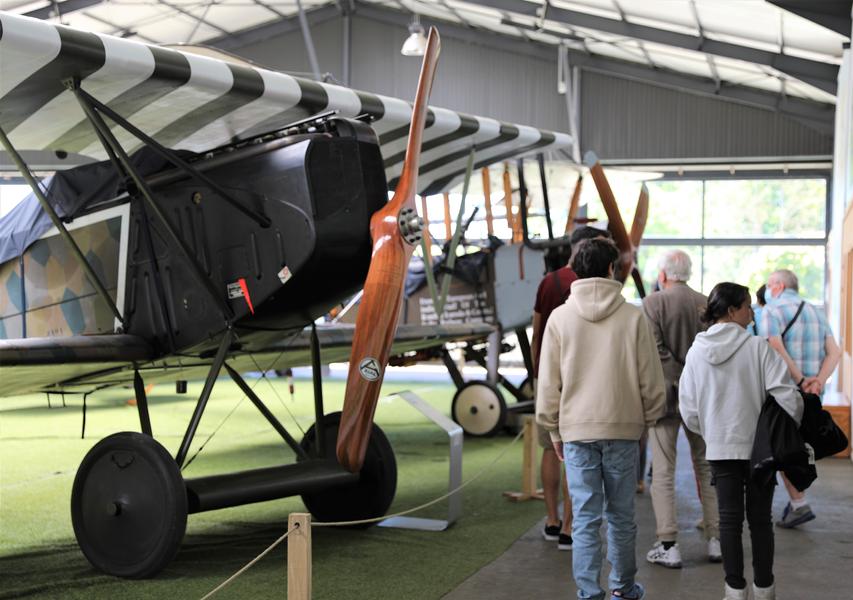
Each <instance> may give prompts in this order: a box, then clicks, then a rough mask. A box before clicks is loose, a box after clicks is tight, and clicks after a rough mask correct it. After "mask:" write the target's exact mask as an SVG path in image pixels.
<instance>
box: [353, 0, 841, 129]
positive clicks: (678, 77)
mask: <svg viewBox="0 0 853 600" xmlns="http://www.w3.org/2000/svg"><path fill="white" fill-rule="evenodd" d="M500 1H502V0H495V2H500ZM506 2H507V3H512V4H518V2H516V1H515V0H506ZM527 4H530V3H527ZM356 6H357V11H358V12H357V14H359V15H361V16H362V17H364V18H367V19H371V20H373V21H377V22H380V23H388V24H391V25H397V26H402V27H405V26H406V25H408V23H409V19H410V17H409V16H408V15H407V14H404V13H401V12H400V11H397V10H393V9H389V8H384V7H383V8H380V7H378V6H374V5H371V4H365V3H363V2H358V1H356ZM530 6H531V7H533V8H534V9H535V8H536V5H535V4H530ZM551 8H552V9H553V7H551ZM429 20H430V21H436V20H437V19H429ZM512 25H515V26H516V27H518V25H519V24H518V23H512ZM441 31H442V34H443V35H446V36H449V37H454V38H457V39H464V40H467V41H468V42H473V43H477V44H481V45H483V46H486V47H488V48H495V49H497V50H504V51H507V52H516V53H518V54H522V55H527V56H535V57H537V58H541V59H542V60H554V47H553V45H551V44H546V43H544V42H537V41H524V40H521V39H519V40H513V39H506V38H504V37H501V38H498V37H497V36H495V34H494V32H492V31H489V30H483V29H469V28H466V27H464V26H461V25H456V24H453V23H442V24H441ZM546 32H547V33H549V34H552V35H554V36H555V37H560V35H561V34H562V32H556V31H553V30H547V31H546ZM562 35H563V36H564V37H565V38H566V39H568V40H573V39H574V38H573V37H572V36H571V34H562ZM568 52H569V59H570V61H571V64H572V66H575V67H580V68H581V69H585V70H588V71H596V72H599V73H604V74H606V75H614V76H616V77H622V78H625V79H633V80H635V81H640V82H646V83H650V84H652V85H660V86H663V87H668V88H672V89H676V90H679V91H683V92H689V93H695V94H699V95H702V96H712V97H715V98H719V99H721V100H728V101H731V102H736V103H738V104H747V105H749V106H755V107H757V108H763V109H765V110H772V111H776V112H780V113H782V114H784V115H785V116H788V117H792V118H795V119H798V120H800V121H802V122H803V123H805V124H806V125H808V126H809V127H811V128H813V129H815V130H817V131H820V132H821V133H824V134H832V132H833V130H834V127H835V105H834V104H827V103H824V102H815V101H813V100H805V99H799V98H796V97H793V96H788V97H787V98H783V97H782V96H781V95H780V94H777V93H774V92H769V91H765V90H761V89H757V88H750V87H746V86H741V85H731V84H726V83H723V85H722V86H721V88H720V89H719V90H718V89H717V85H716V82H715V81H714V80H712V79H710V78H706V77H701V76H697V75H687V74H684V73H678V72H676V71H670V70H667V69H666V68H662V67H659V68H657V69H652V68H650V67H648V66H646V65H644V64H643V63H632V62H628V61H622V60H617V59H615V58H607V57H604V56H597V55H592V54H588V53H586V52H583V51H580V50H572V49H568Z"/></svg>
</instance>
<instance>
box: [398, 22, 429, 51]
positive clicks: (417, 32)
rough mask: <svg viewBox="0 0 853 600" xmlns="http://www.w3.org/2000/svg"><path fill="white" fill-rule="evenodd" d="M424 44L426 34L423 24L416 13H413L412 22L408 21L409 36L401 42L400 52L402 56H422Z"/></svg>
mask: <svg viewBox="0 0 853 600" xmlns="http://www.w3.org/2000/svg"><path fill="white" fill-rule="evenodd" d="M426 44H427V39H426V35H424V26H423V25H421V18H420V17H419V16H418V15H414V16H413V17H412V22H411V23H409V37H407V38H406V41H405V42H403V47H402V48H401V49H400V54H402V55H403V56H423V55H424V51H425V50H426Z"/></svg>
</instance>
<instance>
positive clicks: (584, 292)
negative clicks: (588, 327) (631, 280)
mask: <svg viewBox="0 0 853 600" xmlns="http://www.w3.org/2000/svg"><path fill="white" fill-rule="evenodd" d="M566 304H568V305H569V306H571V307H573V308H574V309H575V310H576V311H577V313H578V314H579V315H580V316H581V317H582V318H583V319H584V320H586V321H592V322H593V323H594V322H596V321H601V320H603V319H606V318H607V317H609V316H610V315H612V314H613V313H615V312H616V311H617V310H618V309H619V307H620V306H622V305H623V304H625V298H623V297H622V284H621V283H619V282H618V281H614V280H612V279H603V278H601V277H589V278H587V279H578V280H576V281H574V282H572V293H571V295H570V296H569V299H568V300H566Z"/></svg>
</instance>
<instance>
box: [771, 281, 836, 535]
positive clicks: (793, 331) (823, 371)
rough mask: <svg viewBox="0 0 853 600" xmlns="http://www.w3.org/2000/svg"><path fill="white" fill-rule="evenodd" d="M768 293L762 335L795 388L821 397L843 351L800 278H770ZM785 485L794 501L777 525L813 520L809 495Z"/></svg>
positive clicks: (784, 478)
mask: <svg viewBox="0 0 853 600" xmlns="http://www.w3.org/2000/svg"><path fill="white" fill-rule="evenodd" d="M767 293H768V294H769V296H770V297H769V298H768V302H767V306H765V307H764V311H763V314H762V315H761V325H760V326H759V331H761V333H762V334H763V335H766V336H767V341H768V342H769V343H770V345H771V346H772V347H773V349H774V350H776V352H778V353H779V354H780V356H781V357H782V360H784V361H785V364H786V365H788V371H789V372H790V373H791V377H793V379H794V381H795V382H796V384H797V385H798V386H799V387H801V388H802V389H803V390H804V391H806V392H810V393H812V394H818V395H820V394H822V393H823V389H824V386H825V385H826V380H827V379H829V376H830V375H831V374H832V372H833V371H834V370H835V367H836V365H837V364H838V361H839V359H840V358H841V349H840V348H839V347H838V344H837V343H836V342H835V338H834V337H833V336H832V330H831V329H830V328H829V324H828V323H827V321H826V316H825V315H824V313H823V311H820V310H818V309H816V308H815V307H814V306H812V305H811V304H809V303H808V302H805V301H804V300H803V299H802V298H800V295H799V283H798V281H797V276H796V275H794V274H793V273H792V272H791V271H789V270H787V269H780V270H779V271H774V272H773V273H771V274H770V277H769V278H768V279H767ZM801 306H802V310H800V307H801ZM798 311H799V315H798V314H797V313H798ZM792 321H793V324H792V325H791V326H790V328H789V327H788V324H789V323H791V322H792ZM786 328H787V329H788V330H787V332H786V331H785V329H786ZM783 333H784V336H783ZM782 481H783V482H784V483H785V487H786V488H787V490H788V495H789V496H790V497H791V501H790V502H789V503H788V505H787V506H786V507H785V511H784V513H783V514H782V519H781V520H780V521H777V522H776V524H777V525H779V526H780V527H785V528H792V527H796V526H797V525H802V524H803V523H805V522H807V521H811V520H812V519H814V518H815V515H814V513H813V512H812V509H811V507H810V506H809V504H808V501H807V500H806V495H805V494H804V493H803V492H800V491H798V490H797V489H796V488H795V487H794V486H793V485H791V482H790V481H788V479H787V478H786V477H785V476H784V475H782Z"/></svg>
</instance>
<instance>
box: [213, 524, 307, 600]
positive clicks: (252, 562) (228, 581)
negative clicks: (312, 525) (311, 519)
mask: <svg viewBox="0 0 853 600" xmlns="http://www.w3.org/2000/svg"><path fill="white" fill-rule="evenodd" d="M297 529H299V525H296V526H295V527H294V528H293V529H288V530H287V531H285V532H284V535H283V536H281V537H280V538H278V539H277V540H276V541H274V542H273V543H272V544H270V545H269V546H267V549H266V550H264V551H263V552H261V553H260V554H258V555H257V556H256V557H255V558H253V559H252V560H250V561H249V562H248V563H246V565H245V566H244V567H243V568H242V569H240V570H239V571H237V572H236V573H234V574H233V575H232V576H231V577H229V578H228V579H226V580H225V581H223V582H222V583H220V584H219V585H218V586H216V587H215V588H213V589H212V590H210V591H209V592H208V593H207V594H205V595H204V596H203V597H202V599H201V600H207V599H208V598H210V597H212V596H213V595H214V594H216V593H217V592H219V591H220V590H222V589H224V588H225V587H226V586H228V585H229V584H231V582H232V581H234V580H235V579H237V578H238V577H239V576H240V575H242V574H243V573H245V572H246V571H248V570H249V569H251V568H252V567H253V566H255V563H257V562H258V561H259V560H261V559H262V558H263V557H265V556H266V555H267V554H269V553H270V552H272V551H273V550H275V548H276V547H277V546H278V545H279V544H281V543H282V542H283V541H284V540H285V539H287V536H289V535H290V534H291V533H293V532H294V531H296V530H297Z"/></svg>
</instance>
